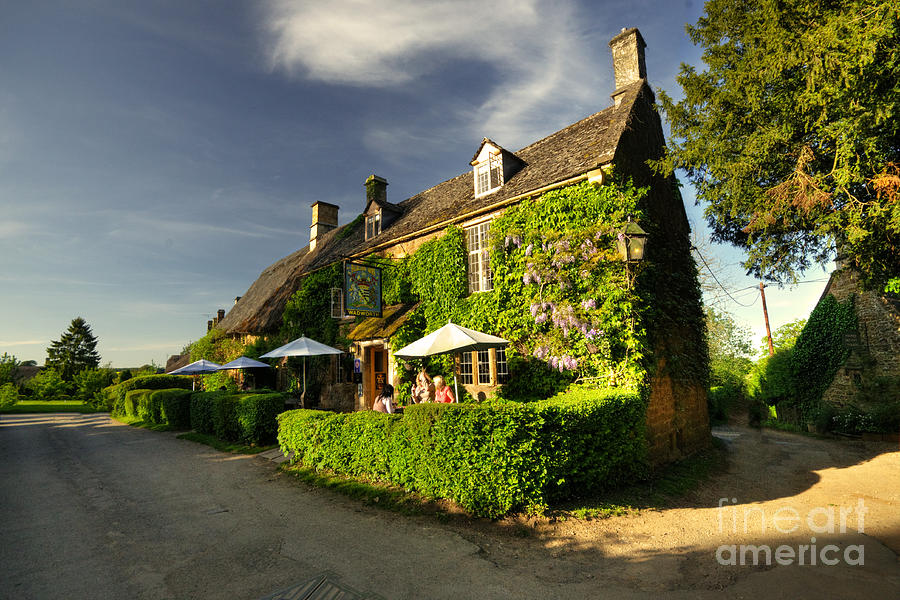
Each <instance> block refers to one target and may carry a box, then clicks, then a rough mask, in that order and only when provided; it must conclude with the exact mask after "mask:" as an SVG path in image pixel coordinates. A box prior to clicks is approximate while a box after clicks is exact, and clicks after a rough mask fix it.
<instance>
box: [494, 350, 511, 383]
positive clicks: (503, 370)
mask: <svg viewBox="0 0 900 600" xmlns="http://www.w3.org/2000/svg"><path fill="white" fill-rule="evenodd" d="M507 381H509V366H508V365H507V364H506V348H497V383H506V382H507Z"/></svg>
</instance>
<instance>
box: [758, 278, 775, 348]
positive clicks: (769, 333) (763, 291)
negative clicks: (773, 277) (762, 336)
mask: <svg viewBox="0 0 900 600" xmlns="http://www.w3.org/2000/svg"><path fill="white" fill-rule="evenodd" d="M765 288H766V286H764V285H763V283H762V281H760V282H759V295H760V296H761V297H762V305H763V316H764V317H765V318H766V337H767V338H768V339H769V356H772V355H773V354H775V347H774V346H772V330H771V329H769V311H768V310H767V309H766V289H765Z"/></svg>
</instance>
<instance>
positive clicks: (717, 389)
mask: <svg viewBox="0 0 900 600" xmlns="http://www.w3.org/2000/svg"><path fill="white" fill-rule="evenodd" d="M743 400H744V389H743V386H741V385H714V386H713V387H711V388H709V392H708V393H707V394H706V406H707V409H708V410H709V420H710V422H711V423H726V422H728V415H729V414H730V413H731V410H732V409H733V408H734V407H735V406H739V405H740V404H741V403H742V402H743Z"/></svg>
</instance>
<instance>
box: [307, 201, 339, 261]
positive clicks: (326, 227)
mask: <svg viewBox="0 0 900 600" xmlns="http://www.w3.org/2000/svg"><path fill="white" fill-rule="evenodd" d="M338 210H340V207H339V206H337V205H335V204H329V203H327V202H316V203H315V204H313V205H312V225H310V226H309V251H310V252H312V251H313V250H315V249H316V246H317V245H319V243H318V242H319V238H321V237H322V235H323V234H325V233H326V232H328V231H331V230H332V229H335V228H336V227H337V226H338Z"/></svg>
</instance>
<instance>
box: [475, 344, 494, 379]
mask: <svg viewBox="0 0 900 600" xmlns="http://www.w3.org/2000/svg"><path fill="white" fill-rule="evenodd" d="M478 384H479V385H490V384H491V353H490V351H489V350H479V351H478Z"/></svg>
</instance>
